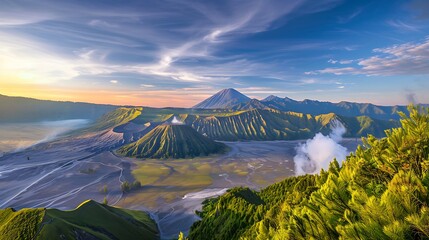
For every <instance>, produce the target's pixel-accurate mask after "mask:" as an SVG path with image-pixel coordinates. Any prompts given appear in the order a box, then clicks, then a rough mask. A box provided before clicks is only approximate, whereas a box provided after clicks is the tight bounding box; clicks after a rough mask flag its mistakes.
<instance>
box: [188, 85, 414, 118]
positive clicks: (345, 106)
mask: <svg viewBox="0 0 429 240" xmlns="http://www.w3.org/2000/svg"><path fill="white" fill-rule="evenodd" d="M226 92H228V93H233V94H228V95H226V94H225V93H226ZM194 108H203V109H214V108H220V109H231V110H232V111H238V110H250V109H269V108H271V109H276V110H280V111H283V112H288V111H291V112H299V113H305V114H312V115H320V114H328V113H335V114H338V115H341V116H345V117H357V116H368V117H371V118H375V119H380V120H390V119H394V120H398V119H399V115H398V114H397V112H398V111H402V112H407V107H406V106H377V105H374V104H371V103H355V102H346V101H342V102H339V103H332V102H321V101H317V100H309V99H305V100H303V101H296V100H293V99H290V98H288V97H285V98H281V97H278V96H274V95H270V96H268V97H266V98H265V99H262V100H257V99H251V98H249V97H246V96H245V95H244V94H242V93H240V92H238V91H237V90H235V89H231V88H229V89H224V90H222V91H220V92H218V93H216V94H215V95H213V96H212V97H210V98H208V99H206V100H204V101H202V102H201V103H199V104H197V105H195V107H194Z"/></svg>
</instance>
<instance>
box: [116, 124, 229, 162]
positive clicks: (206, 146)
mask: <svg viewBox="0 0 429 240" xmlns="http://www.w3.org/2000/svg"><path fill="white" fill-rule="evenodd" d="M224 150H225V145H224V144H223V143H219V142H215V141H213V140H212V139H210V138H207V137H205V136H203V135H201V134H199V133H198V132H197V131H196V130H194V129H193V128H192V127H191V126H188V125H177V124H164V125H160V126H157V127H156V128H154V129H153V130H152V131H150V132H149V133H147V134H146V135H145V136H144V137H142V138H141V139H139V140H138V141H136V142H133V143H130V144H128V145H125V146H123V147H121V148H120V149H118V151H117V153H119V154H121V155H123V156H127V157H135V158H159V159H166V158H193V157H198V156H207V155H209V154H213V153H220V152H223V151H224Z"/></svg>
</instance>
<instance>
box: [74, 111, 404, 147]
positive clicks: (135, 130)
mask: <svg viewBox="0 0 429 240" xmlns="http://www.w3.org/2000/svg"><path fill="white" fill-rule="evenodd" d="M174 116H176V117H177V118H178V119H179V120H181V121H183V122H184V123H185V124H187V125H189V126H192V128H194V129H195V130H197V132H199V133H200V134H202V135H205V136H208V137H209V138H211V139H215V140H221V141H237V140H294V139H305V138H311V137H312V136H314V134H316V133H317V132H322V133H324V134H327V133H328V132H329V123H330V121H331V120H333V119H338V120H340V121H341V122H342V123H343V124H344V125H345V127H346V128H347V132H346V134H345V137H360V136H366V135H367V134H368V133H370V134H373V135H375V136H377V137H383V136H384V130H386V129H389V128H392V127H397V126H398V125H399V122H397V121H393V120H389V121H385V120H378V119H372V118H369V117H366V116H359V117H344V116H339V115H336V114H333V113H329V114H322V115H316V116H315V115H310V114H302V113H295V112H282V111H278V110H273V109H251V110H241V111H235V112H229V111H219V110H208V109H203V110H201V109H198V110H195V111H194V110H190V109H175V108H164V109H155V108H118V109H116V110H114V111H112V112H109V113H108V114H105V115H104V116H103V117H101V118H100V119H99V120H98V121H97V122H96V123H95V124H94V125H92V126H91V127H89V128H88V129H83V130H79V132H88V131H101V130H107V129H111V128H114V131H115V132H119V133H123V134H124V139H125V142H130V141H132V140H136V139H139V138H141V137H143V136H144V135H146V134H147V133H148V132H149V131H150V130H152V129H153V128H155V127H156V126H158V125H160V124H162V123H165V122H167V123H168V122H171V120H172V119H173V117H174Z"/></svg>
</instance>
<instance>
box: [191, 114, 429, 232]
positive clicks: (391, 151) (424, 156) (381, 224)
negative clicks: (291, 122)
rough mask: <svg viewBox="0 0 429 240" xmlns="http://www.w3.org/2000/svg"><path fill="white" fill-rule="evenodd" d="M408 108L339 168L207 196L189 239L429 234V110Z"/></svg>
mask: <svg viewBox="0 0 429 240" xmlns="http://www.w3.org/2000/svg"><path fill="white" fill-rule="evenodd" d="M409 111H410V116H409V117H406V116H405V115H404V114H401V117H402V120H401V125H402V126H401V127H400V128H396V129H392V130H388V131H386V136H387V137H385V138H383V139H376V138H375V137H373V136H371V135H369V136H368V137H367V138H366V139H363V140H364V141H363V146H362V147H358V149H357V150H356V152H355V153H354V154H350V156H348V157H347V160H345V161H344V162H343V164H342V166H341V167H340V165H339V164H338V162H336V161H335V160H334V161H333V162H332V163H331V165H330V167H329V169H328V170H327V171H323V170H322V171H321V173H320V174H319V175H315V176H310V175H306V176H300V177H292V178H288V179H285V180H284V181H282V182H280V183H277V184H274V185H271V186H269V187H267V188H266V189H263V190H262V191H261V192H254V191H252V190H249V189H247V188H235V189H232V190H230V191H229V192H228V193H226V194H225V195H223V196H221V197H218V198H215V199H210V200H207V201H205V203H204V206H203V210H202V212H200V213H199V215H200V216H201V218H202V220H201V221H199V222H196V223H195V224H194V225H193V226H192V228H191V231H190V233H189V236H188V237H189V239H429V206H428V204H429V195H428V193H429V113H428V109H420V108H417V107H410V108H409Z"/></svg>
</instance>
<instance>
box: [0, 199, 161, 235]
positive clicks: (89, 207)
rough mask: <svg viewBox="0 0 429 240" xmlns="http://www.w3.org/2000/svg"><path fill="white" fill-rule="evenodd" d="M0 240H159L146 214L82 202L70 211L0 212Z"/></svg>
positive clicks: (153, 224) (7, 210) (153, 223)
mask: <svg viewBox="0 0 429 240" xmlns="http://www.w3.org/2000/svg"><path fill="white" fill-rule="evenodd" d="M0 239H2V240H3V239H4V240H6V239H7V240H9V239H10V240H12V239H14V240H15V239H159V234H158V229H157V226H156V224H155V222H154V221H153V220H152V219H151V218H150V217H149V215H148V214H146V213H144V212H140V211H132V210H126V209H120V208H115V207H110V206H107V205H103V204H99V203H97V202H94V201H92V200H88V201H85V202H84V203H82V204H81V205H80V206H79V207H77V208H76V209H75V210H72V211H60V210H57V209H39V208H37V209H22V210H19V211H14V210H12V209H10V208H8V209H3V210H0Z"/></svg>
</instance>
